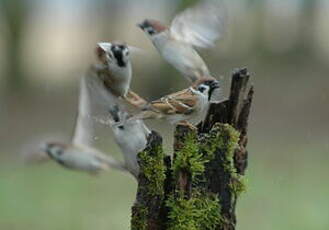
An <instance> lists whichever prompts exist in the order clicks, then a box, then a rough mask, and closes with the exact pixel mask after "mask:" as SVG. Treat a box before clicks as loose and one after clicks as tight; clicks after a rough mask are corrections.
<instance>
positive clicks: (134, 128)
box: [110, 106, 151, 178]
mask: <svg viewBox="0 0 329 230" xmlns="http://www.w3.org/2000/svg"><path fill="white" fill-rule="evenodd" d="M110 114H111V116H112V120H113V122H112V124H111V128H112V130H113V133H114V138H115V141H116V143H117V144H118V145H119V147H120V149H121V151H122V153H123V156H124V160H125V167H126V168H127V170H128V171H129V172H130V173H131V174H132V175H133V176H135V178H137V177H138V173H139V165H138V163H137V154H138V153H139V152H141V151H143V150H144V149H145V147H146V144H147V137H148V135H149V134H150V133H151V132H150V130H149V129H148V128H147V127H146V126H145V124H144V122H143V121H142V120H135V119H128V113H126V112H123V111H120V110H119V107H118V106H114V107H113V108H112V109H111V110H110Z"/></svg>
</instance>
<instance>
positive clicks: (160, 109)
mask: <svg viewBox="0 0 329 230" xmlns="http://www.w3.org/2000/svg"><path fill="white" fill-rule="evenodd" d="M218 88H219V83H218V81H217V80H215V79H214V78H201V79H199V80H197V81H196V82H195V83H194V84H193V86H191V87H189V88H187V89H184V90H182V91H179V92H176V93H173V94H169V95H166V96H164V97H162V98H160V99H159V100H156V101H152V102H150V103H149V104H148V106H147V107H146V108H145V109H144V111H142V112H140V113H138V114H137V115H135V116H133V118H135V119H150V118H155V119H165V120H167V121H168V122H169V123H171V124H174V125H176V124H178V123H184V124H187V125H192V127H193V125H197V124H198V123H199V122H201V121H203V120H204V118H205V116H206V114H207V111H208V108H209V104H210V100H211V96H212V93H213V92H214V90H215V89H218ZM193 128H194V127H193Z"/></svg>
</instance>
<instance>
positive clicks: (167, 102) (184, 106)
mask: <svg viewBox="0 0 329 230" xmlns="http://www.w3.org/2000/svg"><path fill="white" fill-rule="evenodd" d="M196 102H197V100H196V97H195V95H194V93H193V92H192V91H191V90H190V89H185V90H182V91H179V92H176V93H173V94H169V95H166V96H164V97H162V98H160V99H159V100H156V101H152V102H151V103H150V107H151V109H152V110H155V111H158V112H160V113H163V114H167V115H170V114H189V113H191V112H192V111H193V108H194V106H195V104H196Z"/></svg>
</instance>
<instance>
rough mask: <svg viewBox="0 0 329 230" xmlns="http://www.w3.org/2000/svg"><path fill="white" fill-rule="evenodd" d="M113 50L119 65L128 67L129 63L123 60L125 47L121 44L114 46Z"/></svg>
mask: <svg viewBox="0 0 329 230" xmlns="http://www.w3.org/2000/svg"><path fill="white" fill-rule="evenodd" d="M111 51H112V53H113V56H114V57H115V59H116V60H117V62H118V66H120V67H126V65H127V63H125V62H124V60H123V47H121V46H112V47H111Z"/></svg>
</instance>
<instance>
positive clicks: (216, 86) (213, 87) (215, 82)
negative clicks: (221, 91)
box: [210, 81, 219, 89]
mask: <svg viewBox="0 0 329 230" xmlns="http://www.w3.org/2000/svg"><path fill="white" fill-rule="evenodd" d="M210 87H211V88H212V89H218V88H219V82H218V81H213V82H212V83H211V84H210Z"/></svg>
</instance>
